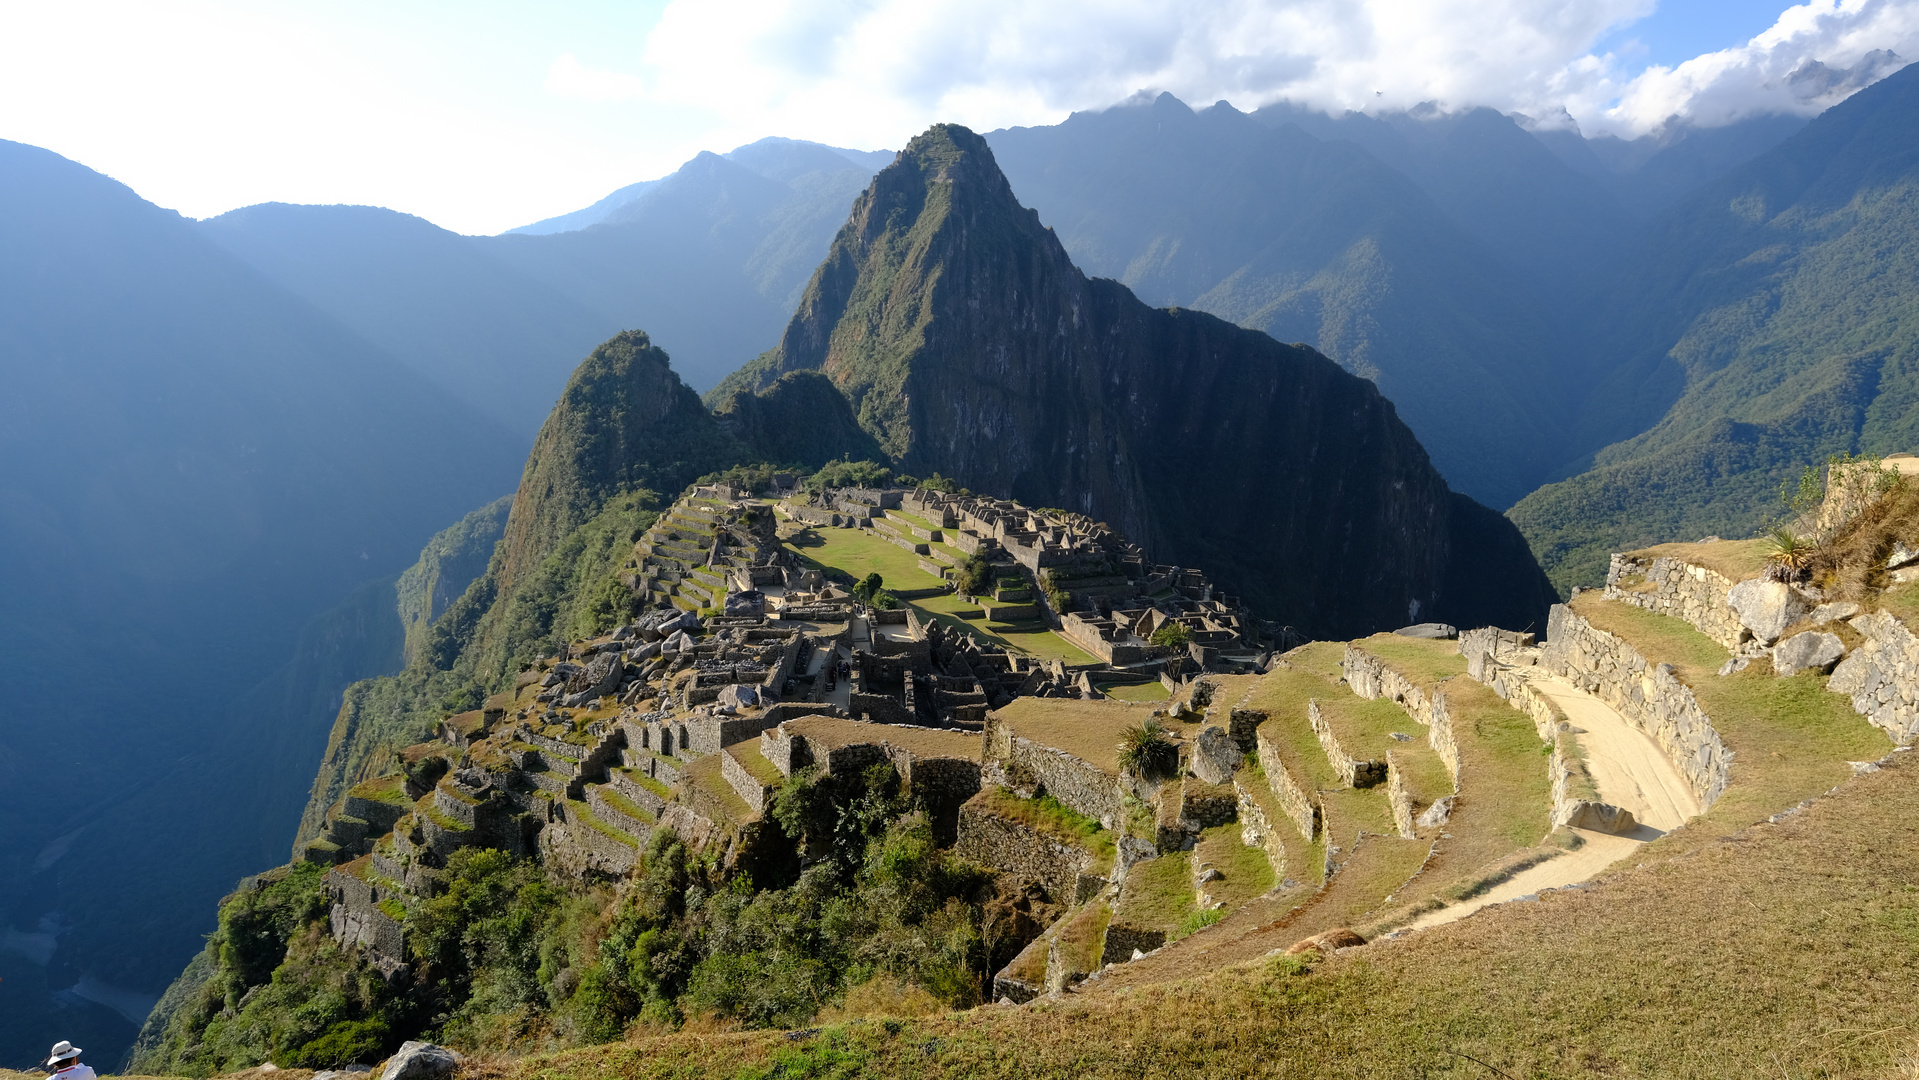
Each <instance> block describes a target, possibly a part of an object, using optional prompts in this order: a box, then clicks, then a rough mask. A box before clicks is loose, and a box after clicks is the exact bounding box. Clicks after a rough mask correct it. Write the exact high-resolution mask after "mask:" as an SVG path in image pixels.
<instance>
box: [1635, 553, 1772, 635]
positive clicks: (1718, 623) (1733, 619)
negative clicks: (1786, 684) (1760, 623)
mask: <svg viewBox="0 0 1919 1080" xmlns="http://www.w3.org/2000/svg"><path fill="white" fill-rule="evenodd" d="M1635 579H1638V580H1635ZM1737 584H1738V582H1736V581H1734V580H1732V579H1731V578H1729V577H1727V576H1725V575H1724V574H1721V573H1720V572H1719V571H1717V570H1711V569H1708V568H1706V567H1704V566H1698V565H1696V564H1693V563H1689V562H1686V561H1684V560H1682V559H1676V558H1673V557H1672V556H1670V555H1661V556H1659V557H1658V558H1656V559H1647V558H1643V557H1640V556H1635V555H1631V554H1618V553H1615V554H1614V555H1613V557H1612V563H1611V565H1609V566H1608V567H1607V568H1606V592H1605V597H1606V599H1608V600H1617V601H1619V602H1621V603H1624V604H1631V605H1632V606H1634V607H1639V608H1645V609H1646V610H1647V611H1654V612H1658V613H1659V614H1661V615H1676V616H1678V617H1679V618H1681V619H1684V620H1686V621H1687V622H1689V623H1691V624H1692V625H1693V626H1695V627H1697V628H1698V629H1699V632H1700V633H1702V634H1704V635H1706V636H1707V637H1709V638H1711V639H1713V640H1714V641H1717V642H1718V643H1719V644H1721V645H1723V646H1725V647H1726V649H1727V650H1728V651H1737V650H1738V648H1739V646H1740V645H1741V644H1743V643H1745V642H1746V641H1748V640H1750V639H1751V638H1752V631H1750V630H1747V629H1746V628H1745V627H1744V626H1743V625H1741V624H1740V622H1739V616H1738V615H1737V614H1736V613H1735V612H1734V611H1733V610H1732V608H1731V607H1730V606H1728V605H1727V604H1726V593H1727V592H1729V591H1730V590H1731V589H1732V587H1733V586H1734V585H1737Z"/></svg>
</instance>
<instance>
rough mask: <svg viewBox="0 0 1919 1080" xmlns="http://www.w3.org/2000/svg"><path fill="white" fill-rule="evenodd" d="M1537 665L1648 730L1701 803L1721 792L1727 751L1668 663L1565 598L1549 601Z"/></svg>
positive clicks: (1728, 766)
mask: <svg viewBox="0 0 1919 1080" xmlns="http://www.w3.org/2000/svg"><path fill="white" fill-rule="evenodd" d="M1540 667H1542V668H1545V669H1546V670H1547V671H1548V672H1551V673H1552V674H1555V675H1561V676H1564V677H1565V678H1566V679H1568V680H1570V681H1571V682H1572V683H1573V684H1574V685H1576V686H1578V687H1579V688H1580V689H1582V690H1584V691H1586V692H1587V693H1589V694H1592V695H1593V696H1595V697H1597V698H1599V700H1601V701H1603V702H1605V703H1606V704H1608V705H1610V706H1612V707H1613V709H1614V710H1616V711H1617V712H1618V713H1619V715H1621V716H1623V717H1625V719H1626V722H1627V723H1630V724H1632V725H1633V726H1634V727H1637V728H1638V729H1639V730H1641V731H1643V732H1645V733H1646V734H1648V735H1650V736H1652V740H1653V741H1654V742H1656V743H1658V744H1659V746H1660V749H1662V750H1664V751H1665V753H1666V756H1667V757H1668V758H1669V759H1671V761H1672V763H1673V765H1674V766H1676V767H1677V768H1678V769H1679V774H1680V775H1681V776H1684V777H1685V778H1686V782H1687V784H1688V785H1689V786H1691V788H1692V790H1693V794H1694V795H1696V796H1697V797H1698V798H1699V805H1700V807H1701V808H1702V809H1707V810H1710V809H1711V808H1712V804H1713V803H1714V802H1715V801H1717V800H1718V798H1719V796H1720V795H1721V794H1723V793H1724V792H1725V790H1726V783H1727V778H1728V776H1729V774H1730V771H1731V768H1732V751H1730V750H1727V749H1726V745H1725V743H1723V742H1721V741H1720V739H1719V732H1718V731H1716V730H1714V728H1713V726H1712V719H1711V718H1710V717H1708V716H1707V715H1706V713H1705V710H1703V709H1701V708H1700V707H1699V702H1698V701H1697V700H1696V699H1695V698H1694V697H1693V693H1692V688H1691V687H1688V686H1687V685H1686V684H1685V683H1682V682H1680V681H1679V677H1678V675H1676V674H1674V673H1673V669H1672V666H1671V665H1670V664H1659V665H1657V666H1655V665H1653V664H1650V663H1648V662H1647V661H1646V658H1645V657H1643V656H1640V655H1639V653H1638V652H1637V651H1636V650H1634V649H1633V647H1632V646H1631V645H1628V644H1627V643H1626V642H1624V641H1622V640H1620V639H1619V638H1617V637H1615V636H1613V635H1612V634H1609V633H1607V632H1605V631H1604V630H1601V629H1599V628H1597V627H1595V626H1593V625H1592V624H1591V623H1589V622H1587V621H1586V620H1585V619H1583V618H1581V617H1580V616H1579V615H1577V614H1575V613H1574V612H1573V610H1572V609H1571V608H1569V607H1567V606H1566V605H1564V604H1554V605H1553V608H1552V615H1551V618H1550V619H1549V620H1548V622H1547V641H1546V646H1545V648H1544V649H1543V650H1541V652H1540Z"/></svg>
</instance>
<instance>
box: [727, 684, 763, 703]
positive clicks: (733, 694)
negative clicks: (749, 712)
mask: <svg viewBox="0 0 1919 1080" xmlns="http://www.w3.org/2000/svg"><path fill="white" fill-rule="evenodd" d="M719 703H720V704H721V705H731V706H733V707H734V708H736V709H757V708H759V707H760V706H761V705H762V704H764V702H762V701H761V700H760V692H759V691H758V690H756V689H754V688H753V687H751V686H747V685H746V684H744V683H729V684H727V685H726V686H724V687H722V688H721V689H720V698H719Z"/></svg>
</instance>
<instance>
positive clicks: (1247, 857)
mask: <svg viewBox="0 0 1919 1080" xmlns="http://www.w3.org/2000/svg"><path fill="white" fill-rule="evenodd" d="M1193 858H1194V859H1195V860H1197V861H1196V862H1195V864H1194V865H1196V866H1197V865H1201V864H1205V863H1211V864H1212V866H1213V869H1215V870H1218V871H1219V872H1220V874H1221V875H1223V876H1222V877H1221V878H1220V879H1219V880H1217V881H1209V882H1207V883H1206V884H1205V885H1204V886H1202V887H1203V888H1204V889H1205V890H1206V891H1207V892H1208V893H1210V894H1211V895H1212V896H1213V898H1214V899H1217V900H1224V901H1225V902H1226V909H1227V910H1232V909H1233V908H1237V907H1239V906H1240V905H1242V904H1245V903H1248V902H1250V901H1251V900H1252V899H1253V898H1254V897H1256V896H1259V895H1261V894H1263V893H1265V892H1266V891H1268V890H1269V889H1271V888H1272V887H1273V886H1274V885H1275V884H1276V883H1277V881H1276V879H1275V878H1274V876H1273V864H1272V863H1271V862H1269V861H1268V860H1267V858H1266V853H1265V852H1263V851H1261V850H1259V849H1258V848H1254V847H1247V846H1246V845H1245V844H1244V843H1243V842H1241V840H1240V835H1239V826H1238V825H1236V824H1231V825H1215V826H1214V827H1212V828H1210V829H1207V830H1205V831H1204V832H1201V833H1200V834H1199V843H1198V844H1196V845H1194V847H1193Z"/></svg>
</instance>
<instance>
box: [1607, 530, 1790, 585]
mask: <svg viewBox="0 0 1919 1080" xmlns="http://www.w3.org/2000/svg"><path fill="white" fill-rule="evenodd" d="M1628 554H1631V555H1633V556H1635V557H1638V558H1642V559H1648V560H1651V559H1657V558H1660V557H1661V556H1665V557H1668V558H1674V559H1679V560H1681V561H1683V562H1689V563H1693V564H1694V565H1697V566H1703V567H1705V568H1706V569H1708V570H1713V571H1717V572H1718V573H1720V574H1723V575H1725V576H1726V577H1727V578H1730V579H1731V580H1733V581H1744V580H1746V579H1747V578H1751V577H1758V576H1759V573H1760V571H1762V570H1764V569H1765V568H1766V541H1765V540H1764V539H1763V538H1762V539H1757V540H1715V541H1713V542H1712V543H1710V544H1658V545H1656V546H1654V547H1649V548H1641V549H1640V550H1638V551H1634V552H1629V553H1628Z"/></svg>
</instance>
